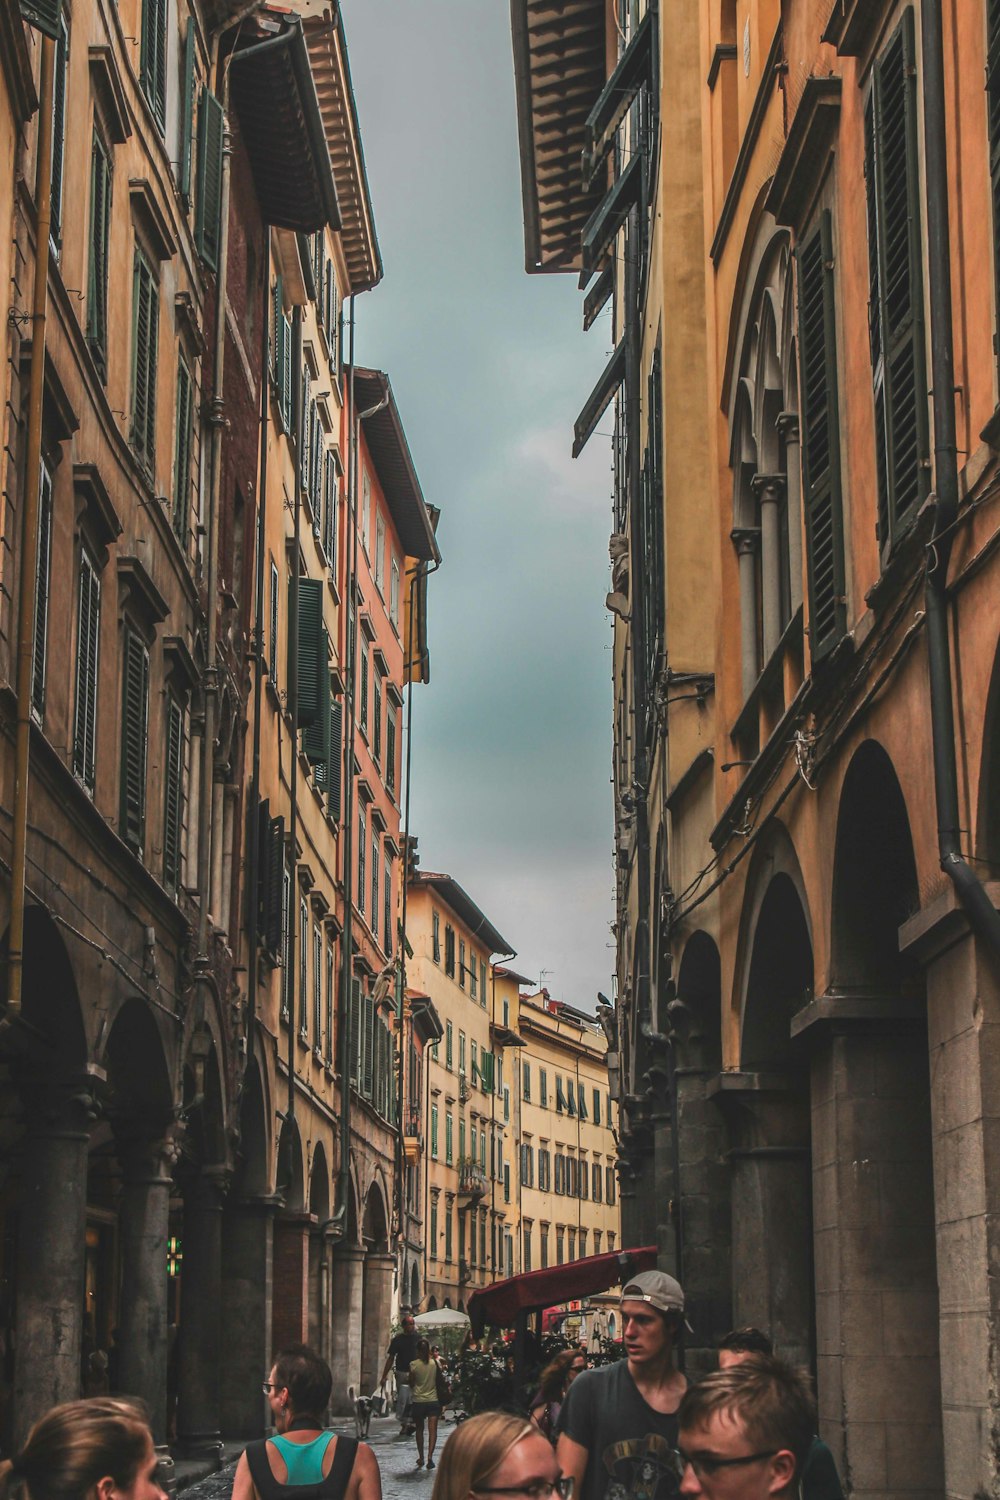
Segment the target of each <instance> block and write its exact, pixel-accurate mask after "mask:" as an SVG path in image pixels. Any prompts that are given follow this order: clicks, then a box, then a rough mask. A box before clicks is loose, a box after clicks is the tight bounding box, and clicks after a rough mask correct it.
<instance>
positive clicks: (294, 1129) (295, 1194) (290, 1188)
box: [276, 1115, 306, 1213]
mask: <svg viewBox="0 0 1000 1500" xmlns="http://www.w3.org/2000/svg"><path fill="white" fill-rule="evenodd" d="M276 1180H277V1190H278V1192H279V1193H280V1194H281V1196H282V1198H283V1199H284V1201H285V1208H286V1210H287V1211H288V1212H290V1213H301V1212H302V1211H303V1210H304V1209H305V1206H306V1187H305V1166H304V1163H303V1158H302V1137H301V1136H300V1134H299V1126H298V1121H297V1120H295V1119H289V1117H288V1116H287V1115H286V1116H285V1118H284V1119H283V1120H282V1122H281V1131H280V1133H279V1135H278V1168H277V1174H276Z"/></svg>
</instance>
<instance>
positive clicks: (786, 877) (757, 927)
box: [736, 819, 814, 1069]
mask: <svg viewBox="0 0 1000 1500" xmlns="http://www.w3.org/2000/svg"><path fill="white" fill-rule="evenodd" d="M786 922H787V924H788V926H787V929H785V927H784V926H783V924H784V923H786ZM737 976H738V978H737V990H736V994H737V997H738V1001H739V1015H740V1033H741V1037H740V1066H741V1067H742V1068H749V1069H756V1068H760V1067H761V1066H765V1067H772V1068H773V1067H783V1066H785V1065H786V1064H787V1063H789V1062H790V1061H791V1035H790V1022H791V1017H792V1015H793V1014H794V1013H795V1011H796V1010H799V1009H800V1008H801V1007H802V1005H803V1004H805V1002H806V1001H807V1000H808V999H809V997H810V996H811V994H812V988H813V980H814V975H813V944H812V923H811V920H810V916H809V906H808V902H807V899H806V894H805V882H804V880H803V879H802V870H801V867H800V865H799V859H798V855H797V854H796V852H795V847H794V845H793V843H792V841H791V839H790V837H789V835H788V831H787V829H786V828H785V827H784V825H783V824H782V823H780V822H779V821H778V820H777V819H774V820H772V821H771V823H770V824H769V825H768V827H767V828H766V829H765V831H764V832H763V833H762V835H761V839H760V843H759V845H758V848H757V851H756V853H755V855H754V856H753V858H752V860H751V868H750V874H749V876H748V877H747V890H746V895H745V897H744V901H743V912H742V916H741V919H740V940H739V945H738V949H737Z"/></svg>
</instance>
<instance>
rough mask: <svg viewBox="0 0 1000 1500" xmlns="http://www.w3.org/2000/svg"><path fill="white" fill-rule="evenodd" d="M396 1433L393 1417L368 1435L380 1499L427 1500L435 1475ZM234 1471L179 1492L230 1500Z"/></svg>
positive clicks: (339, 1428)
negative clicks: (419, 1464) (378, 1477)
mask: <svg viewBox="0 0 1000 1500" xmlns="http://www.w3.org/2000/svg"><path fill="white" fill-rule="evenodd" d="M454 1430H455V1424H454V1422H452V1421H448V1422H445V1423H443V1424H442V1426H441V1428H440V1429H439V1432H438V1446H437V1449H436V1451H435V1454H434V1458H435V1461H437V1459H438V1458H439V1457H440V1455H441V1448H442V1446H443V1444H444V1442H445V1441H446V1440H447V1438H448V1437H449V1436H450V1435H451V1433H452V1432H454ZM334 1431H335V1432H343V1433H347V1434H348V1435H349V1436H353V1435H354V1423H353V1422H346V1423H337V1424H336V1425H335V1427H334ZM398 1432H399V1426H398V1424H397V1422H396V1419H395V1417H379V1418H376V1419H375V1420H374V1421H373V1422H372V1425H371V1432H370V1433H369V1435H368V1442H369V1443H370V1444H371V1446H372V1448H373V1449H374V1450H375V1456H376V1458H377V1459H378V1466H379V1469H380V1471H381V1474H382V1495H383V1500H404V1497H408V1500H429V1496H430V1493H431V1487H432V1484H433V1480H434V1474H433V1473H431V1474H428V1473H427V1471H426V1469H418V1468H416V1467H415V1464H416V1458H417V1448H416V1443H415V1441H414V1439H413V1438H401V1437H399V1436H398ZM235 1469H236V1464H235V1462H230V1463H227V1464H226V1465H224V1467H223V1468H221V1469H220V1470H219V1471H218V1473H216V1474H210V1475H209V1476H208V1478H207V1479H201V1480H199V1481H198V1482H197V1483H196V1484H192V1485H188V1486H187V1487H186V1488H185V1489H184V1490H183V1492H182V1493H183V1495H184V1497H185V1500H229V1496H230V1494H231V1493H232V1488H233V1474H234V1472H235Z"/></svg>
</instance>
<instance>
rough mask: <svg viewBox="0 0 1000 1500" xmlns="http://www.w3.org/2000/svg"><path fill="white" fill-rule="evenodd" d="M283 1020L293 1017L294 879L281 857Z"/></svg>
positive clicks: (283, 857)
mask: <svg viewBox="0 0 1000 1500" xmlns="http://www.w3.org/2000/svg"><path fill="white" fill-rule="evenodd" d="M281 860H282V864H281V970H282V972H281V1019H282V1020H283V1021H285V1022H287V1021H288V1020H289V1018H290V1016H291V996H292V920H291V918H292V877H291V875H290V874H289V872H288V866H287V865H286V864H285V862H284V860H285V856H284V851H282V855H281Z"/></svg>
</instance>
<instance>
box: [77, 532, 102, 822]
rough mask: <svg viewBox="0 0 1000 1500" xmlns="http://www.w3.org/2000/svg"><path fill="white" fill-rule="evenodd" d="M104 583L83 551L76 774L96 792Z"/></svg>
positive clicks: (78, 620)
mask: <svg viewBox="0 0 1000 1500" xmlns="http://www.w3.org/2000/svg"><path fill="white" fill-rule="evenodd" d="M100 634H101V579H100V575H99V573H98V571H97V569H96V567H95V566H94V564H93V562H92V561H91V559H90V555H89V553H88V552H87V551H86V550H85V549H84V550H83V551H81V553H80V592H79V599H78V601H77V620H76V704H75V711H74V716H73V771H74V773H75V775H77V776H78V777H79V778H80V780H81V781H82V782H83V784H84V786H85V787H86V788H87V790H88V791H91V792H92V791H93V790H94V771H95V764H96V748H97V686H98V680H99V679H98V668H99V665H100V650H99V645H100Z"/></svg>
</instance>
